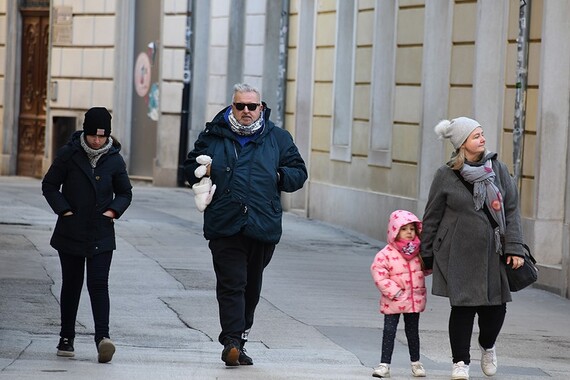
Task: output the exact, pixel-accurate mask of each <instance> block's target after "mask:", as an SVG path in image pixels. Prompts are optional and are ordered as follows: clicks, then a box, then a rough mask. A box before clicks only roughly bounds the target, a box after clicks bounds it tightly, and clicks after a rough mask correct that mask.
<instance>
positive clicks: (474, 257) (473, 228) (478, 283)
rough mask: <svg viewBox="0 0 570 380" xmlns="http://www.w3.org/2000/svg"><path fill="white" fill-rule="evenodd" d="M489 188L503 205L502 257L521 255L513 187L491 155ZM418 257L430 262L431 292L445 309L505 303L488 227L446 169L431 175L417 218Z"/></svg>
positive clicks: (467, 193)
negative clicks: (444, 302) (419, 224)
mask: <svg viewBox="0 0 570 380" xmlns="http://www.w3.org/2000/svg"><path fill="white" fill-rule="evenodd" d="M489 159H490V160H492V168H493V170H494V172H495V175H496V176H495V182H494V183H495V185H496V186H497V187H498V188H499V190H500V192H501V194H502V196H503V202H504V205H503V206H504V211H505V220H506V229H505V236H504V251H505V255H514V256H522V245H521V244H522V229H521V223H520V214H519V209H518V194H517V189H516V186H515V183H514V181H513V179H512V177H511V176H510V174H509V171H508V169H507V167H506V165H505V164H504V163H502V162H500V161H499V160H497V156H496V154H488V155H486V156H485V157H484V158H483V159H482V160H481V162H479V163H478V164H480V165H482V164H484V162H485V161H486V160H489ZM423 228H424V229H423V233H422V244H421V255H422V257H423V258H424V261H426V263H428V262H429V263H431V262H433V285H432V293H433V294H435V295H438V296H443V297H449V301H450V304H451V306H491V305H501V304H503V303H505V302H509V301H511V293H510V291H509V284H508V281H507V275H506V272H505V264H504V263H503V260H504V259H503V257H502V256H501V255H499V254H498V253H496V244H495V233H494V228H493V226H492V225H491V222H490V221H489V218H488V217H487V215H486V214H485V212H484V210H483V209H480V210H475V206H474V203H473V195H472V193H471V192H470V190H469V189H468V188H467V187H466V186H465V185H464V184H463V182H462V181H461V180H460V179H459V177H458V176H457V175H456V174H455V173H454V171H453V170H452V169H451V168H450V167H449V166H447V165H444V166H442V167H440V168H439V169H438V170H437V172H436V173H435V176H434V179H433V182H432V185H431V189H430V193H429V197H428V202H427V204H426V209H425V213H424V217H423Z"/></svg>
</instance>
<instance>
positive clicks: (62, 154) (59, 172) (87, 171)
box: [42, 131, 132, 257]
mask: <svg viewBox="0 0 570 380" xmlns="http://www.w3.org/2000/svg"><path fill="white" fill-rule="evenodd" d="M82 133H83V132H82V131H76V132H74V133H73V135H72V136H71V139H70V141H69V142H68V143H67V144H66V145H65V146H63V147H62V148H60V149H59V151H58V152H57V155H56V158H55V160H54V162H53V163H52V165H51V166H50V168H49V170H48V172H47V173H46V175H45V177H44V179H43V181H42V192H43V195H44V196H45V198H46V200H47V202H48V203H49V205H50V207H51V208H52V210H53V211H54V212H55V213H56V214H57V215H59V217H58V219H57V223H56V226H55V230H54V232H53V235H52V238H51V241H50V244H51V246H52V247H53V248H55V249H56V250H58V251H60V252H64V253H67V254H73V255H78V256H84V257H92V256H93V255H96V254H98V253H101V252H108V251H112V250H114V249H115V248H116V244H115V229H114V221H113V218H109V217H107V216H105V215H103V213H104V212H105V211H107V210H109V209H110V210H113V211H114V212H115V217H116V218H117V219H118V218H119V217H120V216H121V215H122V214H123V213H124V212H125V210H126V209H127V208H128V207H129V205H130V203H131V199H132V191H131V189H132V186H131V183H130V180H129V177H128V174H127V169H126V165H125V161H124V160H123V158H122V156H121V155H120V153H119V152H120V150H121V145H120V144H119V142H118V141H116V140H113V145H112V146H111V148H110V149H109V151H108V152H107V153H106V154H104V155H103V156H101V158H99V160H98V162H97V165H96V167H95V168H92V167H91V164H90V163H89V159H88V157H87V154H86V153H85V150H84V149H83V148H82V147H81V142H80V138H82V137H81V134H82ZM67 211H72V212H73V215H69V216H63V214H65V213H66V212H67Z"/></svg>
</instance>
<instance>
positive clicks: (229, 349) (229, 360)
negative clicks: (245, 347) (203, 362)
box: [222, 339, 240, 367]
mask: <svg viewBox="0 0 570 380" xmlns="http://www.w3.org/2000/svg"><path fill="white" fill-rule="evenodd" d="M239 357H240V349H239V344H238V342H236V341H235V340H233V339H228V340H226V343H225V344H224V350H223V351H222V361H223V362H224V363H226V365H227V366H228V367H235V366H238V365H239V364H240V363H239Z"/></svg>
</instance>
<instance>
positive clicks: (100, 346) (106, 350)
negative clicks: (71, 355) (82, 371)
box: [97, 338, 115, 363]
mask: <svg viewBox="0 0 570 380" xmlns="http://www.w3.org/2000/svg"><path fill="white" fill-rule="evenodd" d="M97 353H98V355H97V360H98V361H99V363H108V362H110V361H111V359H113V354H114V353H115V345H114V344H113V342H112V341H111V339H109V338H103V339H101V340H100V341H99V343H97Z"/></svg>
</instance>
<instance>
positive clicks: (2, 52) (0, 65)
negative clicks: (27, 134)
mask: <svg viewBox="0 0 570 380" xmlns="http://www.w3.org/2000/svg"><path fill="white" fill-rule="evenodd" d="M6 32H7V25H6V0H1V1H0V131H2V130H3V128H4V125H3V122H2V120H4V80H5V76H6ZM3 145H4V133H0V147H1V146H3Z"/></svg>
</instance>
